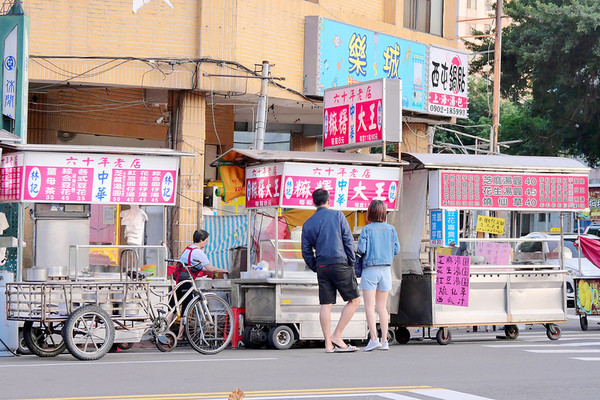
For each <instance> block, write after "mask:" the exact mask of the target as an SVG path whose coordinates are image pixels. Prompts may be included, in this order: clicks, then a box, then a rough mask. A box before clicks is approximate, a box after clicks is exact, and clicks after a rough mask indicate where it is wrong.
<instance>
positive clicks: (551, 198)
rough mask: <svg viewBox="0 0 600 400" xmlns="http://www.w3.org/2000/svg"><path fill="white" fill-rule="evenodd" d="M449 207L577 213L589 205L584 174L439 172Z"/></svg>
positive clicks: (442, 199) (442, 202)
mask: <svg viewBox="0 0 600 400" xmlns="http://www.w3.org/2000/svg"><path fill="white" fill-rule="evenodd" d="M440 175H441V176H440V183H439V184H440V190H439V193H440V203H439V204H440V205H441V207H448V208H482V209H496V210H498V209H503V210H517V209H518V210H521V211H523V210H532V211H533V210H545V211H547V210H556V211H577V210H582V209H585V208H586V207H587V206H588V177H587V176H585V175H558V174H557V175H550V174H506V173H484V172H449V171H441V172H440Z"/></svg>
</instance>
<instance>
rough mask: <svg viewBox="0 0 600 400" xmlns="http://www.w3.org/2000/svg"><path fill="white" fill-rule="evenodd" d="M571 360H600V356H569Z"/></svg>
mask: <svg viewBox="0 0 600 400" xmlns="http://www.w3.org/2000/svg"><path fill="white" fill-rule="evenodd" d="M569 358H570V359H571V360H579V361H600V357H569Z"/></svg>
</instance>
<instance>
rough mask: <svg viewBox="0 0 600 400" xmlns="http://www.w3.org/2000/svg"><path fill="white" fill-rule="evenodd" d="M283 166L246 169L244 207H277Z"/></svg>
mask: <svg viewBox="0 0 600 400" xmlns="http://www.w3.org/2000/svg"><path fill="white" fill-rule="evenodd" d="M282 174H283V164H268V165H261V166H256V167H246V207H248V208H256V207H277V206H279V202H280V193H281V183H282V180H281V178H282Z"/></svg>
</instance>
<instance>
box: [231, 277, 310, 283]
mask: <svg viewBox="0 0 600 400" xmlns="http://www.w3.org/2000/svg"><path fill="white" fill-rule="evenodd" d="M231 282H232V283H234V284H238V285H246V284H250V285H259V284H273V285H274V284H282V285H316V284H317V275H316V274H315V276H314V277H313V278H238V279H232V280H231Z"/></svg>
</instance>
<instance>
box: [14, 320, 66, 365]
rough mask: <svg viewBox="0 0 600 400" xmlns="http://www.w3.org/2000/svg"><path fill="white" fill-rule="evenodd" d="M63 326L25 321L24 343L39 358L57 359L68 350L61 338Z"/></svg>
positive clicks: (55, 323) (54, 323) (61, 323)
mask: <svg viewBox="0 0 600 400" xmlns="http://www.w3.org/2000/svg"><path fill="white" fill-rule="evenodd" d="M63 325H64V323H63V322H38V321H25V323H24V324H23V341H24V342H25V345H26V346H27V348H28V349H29V351H31V352H32V353H33V354H35V355H36V356H38V357H56V356H57V355H59V354H60V353H62V352H63V351H64V350H65V348H66V345H65V342H64V340H63V338H62V336H61V331H62V328H63Z"/></svg>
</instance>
